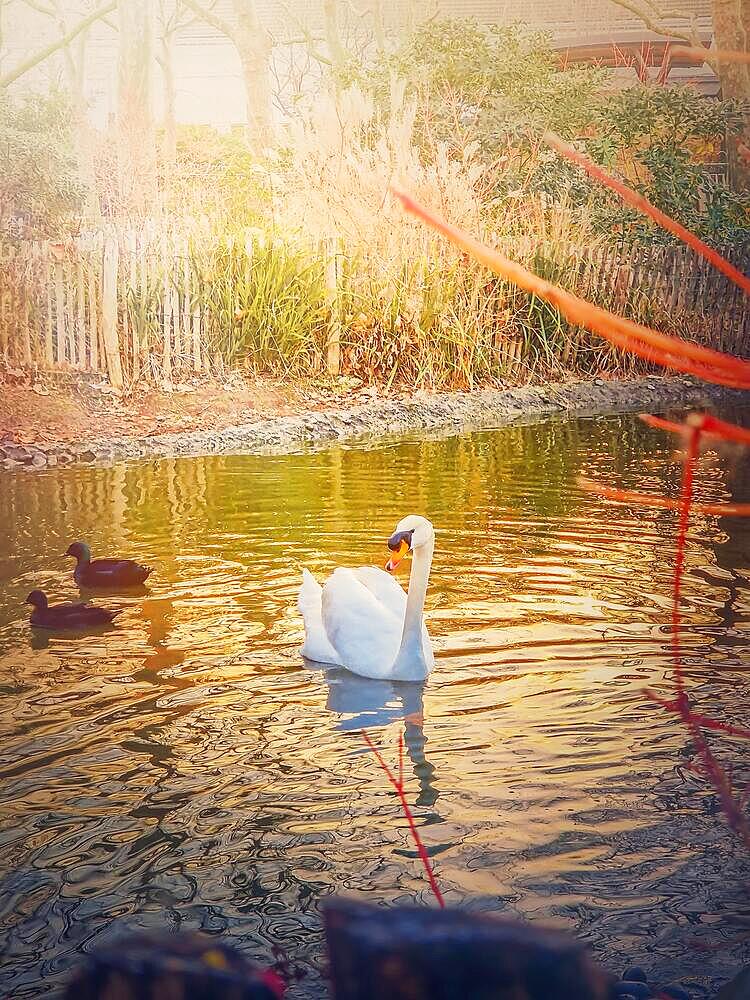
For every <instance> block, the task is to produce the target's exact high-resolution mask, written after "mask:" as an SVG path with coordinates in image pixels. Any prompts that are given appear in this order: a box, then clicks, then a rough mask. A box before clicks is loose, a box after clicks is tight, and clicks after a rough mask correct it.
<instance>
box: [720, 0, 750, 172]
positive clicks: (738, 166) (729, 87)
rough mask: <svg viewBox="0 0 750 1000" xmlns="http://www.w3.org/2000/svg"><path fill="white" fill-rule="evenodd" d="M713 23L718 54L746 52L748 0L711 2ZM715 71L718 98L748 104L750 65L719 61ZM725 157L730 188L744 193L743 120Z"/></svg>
mask: <svg viewBox="0 0 750 1000" xmlns="http://www.w3.org/2000/svg"><path fill="white" fill-rule="evenodd" d="M713 20H714V38H715V39H716V48H717V49H718V50H719V51H721V50H732V51H735V52H750V45H749V44H748V35H750V0H713ZM716 69H717V72H718V74H719V81H720V83H721V92H722V97H724V98H725V99H728V100H732V99H734V100H739V101H750V64H747V63H745V64H743V63H731V62H720V63H718V64H717V65H716ZM745 150H747V151H748V152H747V153H745V152H744V151H745ZM727 155H728V159H729V177H730V182H731V184H732V187H734V188H735V189H737V190H745V191H747V190H748V188H749V187H750V122H748V121H746V123H745V128H744V130H743V132H742V133H741V134H740V135H731V136H729V138H728V142H727Z"/></svg>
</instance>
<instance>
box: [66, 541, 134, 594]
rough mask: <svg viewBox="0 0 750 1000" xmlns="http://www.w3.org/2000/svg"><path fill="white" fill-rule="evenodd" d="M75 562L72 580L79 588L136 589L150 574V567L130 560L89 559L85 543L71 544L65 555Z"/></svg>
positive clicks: (89, 550) (89, 552)
mask: <svg viewBox="0 0 750 1000" xmlns="http://www.w3.org/2000/svg"><path fill="white" fill-rule="evenodd" d="M65 555H66V556H73V558H74V559H75V560H76V568H75V569H74V570H73V579H74V580H75V582H76V583H77V584H78V586H79V587H105V588H117V587H138V586H140V585H141V584H142V583H144V582H145V580H146V579H147V578H148V576H149V575H150V574H151V572H152V570H151V567H150V566H142V565H141V564H140V563H137V562H133V560H132V559H94V560H93V561H92V559H91V549H90V548H89V547H88V545H87V544H86V543H85V542H73V544H72V545H71V546H70V547H69V548H68V551H67V552H66V553H65Z"/></svg>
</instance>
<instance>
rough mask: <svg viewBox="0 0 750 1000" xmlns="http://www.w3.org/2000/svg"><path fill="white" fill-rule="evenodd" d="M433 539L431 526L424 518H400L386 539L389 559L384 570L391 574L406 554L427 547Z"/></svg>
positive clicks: (433, 534)
mask: <svg viewBox="0 0 750 1000" xmlns="http://www.w3.org/2000/svg"><path fill="white" fill-rule="evenodd" d="M434 538H435V532H434V530H433V527H432V525H431V524H430V522H429V521H428V520H427V518H426V517H420V516H419V515H418V514H409V515H408V516H407V517H404V518H402V519H401V520H400V521H399V522H398V524H397V525H396V530H395V531H394V532H393V534H392V535H391V537H390V538H389V539H388V548H389V549H390V550H391V558H390V559H389V560H388V562H387V563H386V564H385V568H386V569H387V570H388V572H389V573H392V572H393V571H394V570H395V568H396V567H397V566H398V564H399V563H400V562H401V560H402V559H403V558H404V556H405V555H406V553H407V552H413V551H414V550H415V549H418V548H421V546H423V545H427V543H428V542H431V541H432V540H433V539H434Z"/></svg>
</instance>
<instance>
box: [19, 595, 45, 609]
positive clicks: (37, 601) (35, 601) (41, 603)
mask: <svg viewBox="0 0 750 1000" xmlns="http://www.w3.org/2000/svg"><path fill="white" fill-rule="evenodd" d="M24 603H25V604H32V605H33V606H34V607H35V608H42V609H44V608H46V607H47V595H46V594H45V593H44V591H43V590H32V591H31V593H30V594H29V596H28V597H27V598H26V600H25V601H24Z"/></svg>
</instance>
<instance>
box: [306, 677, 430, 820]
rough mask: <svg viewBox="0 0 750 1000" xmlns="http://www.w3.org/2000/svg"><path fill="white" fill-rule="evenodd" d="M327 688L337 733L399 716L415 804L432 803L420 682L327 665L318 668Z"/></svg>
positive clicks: (383, 723) (381, 723)
mask: <svg viewBox="0 0 750 1000" xmlns="http://www.w3.org/2000/svg"><path fill="white" fill-rule="evenodd" d="M321 674H322V678H323V680H324V681H325V683H326V686H327V688H328V698H327V700H326V708H327V709H328V711H329V712H332V713H334V714H335V715H337V716H339V718H338V720H337V722H336V728H337V729H338V730H340V731H341V732H352V731H357V730H359V729H368V730H372V729H378V728H383V727H385V726H389V725H391V724H392V723H394V722H399V721H400V720H402V719H403V722H404V746H405V747H406V754H407V756H408V758H409V760H410V761H411V763H412V767H413V772H414V776H415V777H416V779H417V781H418V782H419V796H418V798H417V805H419V806H433V805H434V804H435V803H436V802H437V800H438V797H439V792H438V791H437V789H436V788H435V787H434V779H435V768H434V767H433V765H432V764H430V762H429V761H428V760H427V756H426V753H425V748H426V745H427V738H426V736H425V734H424V687H425V686H424V682H415V681H381V680H372V679H370V678H368V677H359V676H358V675H357V674H352V673H350V672H349V671H348V670H343V669H341V668H339V667H331V668H329V669H326V670H322V671H321Z"/></svg>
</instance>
